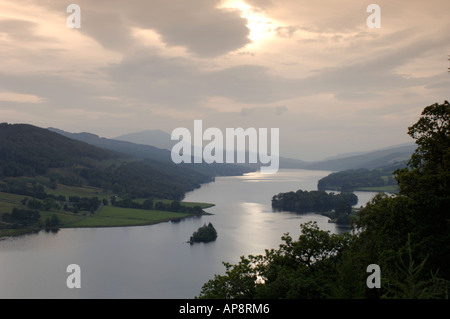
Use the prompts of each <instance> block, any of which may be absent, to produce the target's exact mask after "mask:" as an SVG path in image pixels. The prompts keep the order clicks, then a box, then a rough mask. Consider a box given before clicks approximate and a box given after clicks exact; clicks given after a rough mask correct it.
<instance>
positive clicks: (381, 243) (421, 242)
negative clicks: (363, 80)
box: [357, 101, 450, 280]
mask: <svg viewBox="0 0 450 319" xmlns="http://www.w3.org/2000/svg"><path fill="white" fill-rule="evenodd" d="M408 134H409V135H410V136H411V137H412V138H414V139H415V140H416V144H417V145H418V147H417V149H416V151H415V152H414V154H413V155H412V156H411V159H410V160H409V162H408V164H407V167H405V168H403V169H399V170H397V171H395V178H396V179H397V182H398V185H399V194H398V196H396V197H391V198H388V197H386V196H377V197H376V198H374V199H373V200H372V202H371V203H370V204H369V205H367V206H366V207H365V208H364V209H363V210H361V211H360V214H359V221H358V223H357V226H358V227H359V228H361V229H362V230H363V231H362V232H361V239H362V240H364V241H365V242H366V243H367V244H366V245H365V247H366V248H365V250H366V251H371V252H372V258H374V259H376V260H379V261H380V260H381V261H382V262H383V263H385V264H386V267H390V266H389V265H392V264H393V258H394V257H395V255H396V252H397V251H398V250H400V249H404V247H405V245H406V243H407V241H408V238H410V240H411V253H412V254H413V256H414V258H415V259H416V260H421V261H422V260H427V263H426V264H424V267H425V270H426V271H424V272H422V273H424V274H425V273H427V274H429V273H430V271H432V272H433V273H436V272H437V271H439V276H441V277H442V278H444V279H446V280H449V279H450V260H449V258H442V256H448V255H450V210H449V209H448V207H450V188H449V186H448V185H450V104H449V103H448V102H447V101H445V102H444V103H443V104H437V103H436V104H433V105H430V106H427V107H426V108H424V110H423V112H422V115H421V117H420V119H419V120H418V121H417V123H415V124H414V125H412V126H411V127H409V129H408ZM369 243H370V244H369Z"/></svg>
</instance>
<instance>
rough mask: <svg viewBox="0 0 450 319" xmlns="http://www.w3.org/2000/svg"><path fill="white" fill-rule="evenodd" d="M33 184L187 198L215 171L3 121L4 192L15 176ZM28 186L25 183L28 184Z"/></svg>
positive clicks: (0, 169) (0, 167) (0, 162)
mask: <svg viewBox="0 0 450 319" xmlns="http://www.w3.org/2000/svg"><path fill="white" fill-rule="evenodd" d="M20 177H31V178H34V179H35V182H34V184H39V183H41V182H43V183H47V184H52V183H53V184H63V185H69V186H91V187H97V188H101V189H103V190H107V191H111V192H113V193H115V194H119V195H120V196H126V195H128V196H131V197H148V198H166V199H182V198H183V197H184V194H185V193H186V192H188V191H191V190H193V189H195V188H198V187H200V185H201V184H202V183H205V182H209V181H211V176H210V175H208V174H203V173H201V172H199V171H197V170H193V169H190V168H188V167H181V166H179V165H175V164H173V163H170V162H167V161H158V160H155V159H141V158H138V157H136V156H133V155H132V154H125V153H122V152H118V151H115V150H107V149H105V148H99V147H97V146H93V145H90V144H88V143H85V142H81V141H78V140H74V139H70V138H68V137H65V136H63V135H61V134H58V133H56V132H52V131H50V130H47V129H43V128H39V127H36V126H32V125H27V124H7V123H2V124H0V179H1V185H0V191H5V192H7V191H11V189H16V188H14V187H13V185H16V184H17V181H15V180H14V179H15V178H20ZM23 187H25V186H23Z"/></svg>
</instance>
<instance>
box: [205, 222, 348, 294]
mask: <svg viewBox="0 0 450 319" xmlns="http://www.w3.org/2000/svg"><path fill="white" fill-rule="evenodd" d="M300 227H301V229H302V234H301V235H300V236H299V238H298V240H297V241H294V240H293V239H292V237H290V236H289V234H286V235H285V236H283V237H282V239H283V242H284V243H283V244H282V245H280V247H279V249H277V250H275V249H271V250H266V253H265V255H257V256H252V255H250V256H248V257H243V256H241V259H240V262H239V263H238V264H236V265H232V264H229V263H224V265H225V267H226V269H227V270H226V274H225V275H216V276H215V277H214V279H212V280H210V281H208V282H207V283H206V284H205V285H203V288H202V291H201V294H200V296H199V297H200V298H236V299H239V298H269V299H273V298H325V297H326V296H328V295H330V294H331V287H332V286H333V282H334V279H335V278H334V275H333V273H334V274H335V273H336V272H335V268H336V266H337V264H338V263H339V260H340V258H341V254H342V252H343V251H344V250H345V249H346V248H347V247H348V246H349V244H350V241H351V238H352V237H351V235H350V234H348V233H346V234H341V235H337V234H330V232H327V231H323V230H320V229H319V228H318V226H317V223H316V222H308V223H306V224H304V225H301V226H300Z"/></svg>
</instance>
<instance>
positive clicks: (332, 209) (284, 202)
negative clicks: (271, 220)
mask: <svg viewBox="0 0 450 319" xmlns="http://www.w3.org/2000/svg"><path fill="white" fill-rule="evenodd" d="M357 203H358V197H357V196H356V195H355V194H353V193H340V194H335V193H327V192H325V191H310V192H308V191H303V190H301V189H299V190H298V191H296V192H287V193H280V194H278V195H275V196H273V197H272V208H273V209H275V210H279V211H291V212H296V213H308V212H315V213H320V214H322V215H325V216H328V217H329V218H330V221H332V222H336V223H338V224H348V223H349V217H350V214H352V206H353V205H356V204H357Z"/></svg>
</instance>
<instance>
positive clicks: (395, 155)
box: [50, 128, 416, 175]
mask: <svg viewBox="0 0 450 319" xmlns="http://www.w3.org/2000/svg"><path fill="white" fill-rule="evenodd" d="M50 130H53V131H55V132H58V133H60V134H62V135H64V136H67V137H70V138H73V139H77V140H81V141H84V142H87V143H89V144H92V145H95V146H98V147H102V148H106V149H109V150H115V151H119V152H123V153H126V154H131V155H134V156H137V157H140V158H148V159H155V160H162V161H171V157H170V151H169V150H167V149H161V148H158V147H155V146H151V145H148V143H150V141H151V140H158V141H159V142H158V143H159V145H163V144H165V146H167V147H169V148H170V149H171V148H172V145H174V144H175V143H178V141H171V140H170V134H168V133H165V132H163V131H160V130H149V131H143V132H139V133H133V134H127V135H122V136H121V137H118V138H123V139H129V140H134V141H137V142H140V143H141V144H136V142H134V143H132V142H128V141H124V140H120V141H119V140H116V139H106V138H101V137H99V136H97V135H94V134H90V133H68V132H64V131H61V130H58V129H54V128H50ZM170 143H172V144H170ZM415 149H416V145H415V144H413V143H411V144H401V145H395V146H390V147H385V148H381V149H378V150H374V151H369V152H354V153H347V154H339V155H336V156H333V157H331V158H328V159H325V160H322V161H315V162H306V161H302V160H299V159H292V158H286V157H280V165H279V166H280V168H285V169H311V170H316V169H317V170H331V171H342V170H348V169H359V168H367V169H371V168H378V167H384V166H388V165H392V164H396V163H400V162H402V161H405V160H408V159H409V158H410V157H411V154H412V153H413V152H414V150H415ZM247 156H248V154H247ZM187 165H188V166H189V164H187ZM190 166H192V167H193V168H194V169H197V170H199V171H200V172H203V173H205V174H210V175H240V174H242V173H246V172H249V171H255V170H258V169H259V168H260V164H239V165H238V164H201V165H199V164H191V165H190Z"/></svg>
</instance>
